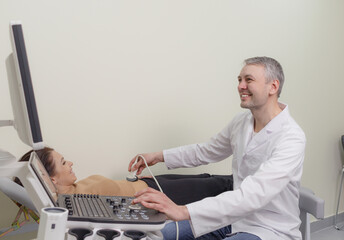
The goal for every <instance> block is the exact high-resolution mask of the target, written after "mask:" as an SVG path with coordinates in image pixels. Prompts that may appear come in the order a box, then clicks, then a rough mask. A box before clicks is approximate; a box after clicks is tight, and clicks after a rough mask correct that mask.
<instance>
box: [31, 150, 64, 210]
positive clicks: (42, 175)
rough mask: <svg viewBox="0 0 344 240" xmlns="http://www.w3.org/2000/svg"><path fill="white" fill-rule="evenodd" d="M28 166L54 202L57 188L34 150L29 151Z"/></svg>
mask: <svg viewBox="0 0 344 240" xmlns="http://www.w3.org/2000/svg"><path fill="white" fill-rule="evenodd" d="M29 164H30V167H31V168H32V170H33V171H34V173H35V175H36V176H37V178H38V180H39V182H40V184H41V185H42V186H43V188H44V190H45V192H46V193H47V195H48V196H49V198H50V200H51V201H52V202H53V203H54V204H55V203H56V201H57V196H58V195H57V190H56V187H55V185H54V183H53V182H52V181H51V179H50V176H49V174H48V172H47V170H46V169H45V167H44V165H43V163H42V162H41V160H40V159H39V158H38V156H37V154H36V153H35V152H32V153H31V157H30V162H29Z"/></svg>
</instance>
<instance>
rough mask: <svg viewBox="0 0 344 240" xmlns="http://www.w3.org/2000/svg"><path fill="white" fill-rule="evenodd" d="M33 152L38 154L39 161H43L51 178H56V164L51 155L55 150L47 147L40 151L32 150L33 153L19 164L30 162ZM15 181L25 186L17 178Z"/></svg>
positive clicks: (28, 153)
mask: <svg viewBox="0 0 344 240" xmlns="http://www.w3.org/2000/svg"><path fill="white" fill-rule="evenodd" d="M33 151H35V152H36V154H37V156H38V157H39V159H40V160H41V162H42V164H43V166H44V168H45V169H46V170H47V172H48V174H49V176H54V175H55V164H54V161H53V157H52V155H51V153H52V152H53V151H54V149H53V148H49V147H45V148H43V149H40V150H31V151H29V152H27V153H25V154H24V155H23V156H22V157H21V159H20V160H19V162H28V161H29V160H30V156H31V153H32V152H33ZM14 181H15V182H16V183H17V184H19V185H21V186H23V184H22V183H21V181H20V180H19V178H17V177H15V178H14Z"/></svg>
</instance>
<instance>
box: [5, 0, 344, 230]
mask: <svg viewBox="0 0 344 240" xmlns="http://www.w3.org/2000/svg"><path fill="white" fill-rule="evenodd" d="M16 19H20V20H21V21H22V23H23V29H24V35H25V41H26V47H27V51H28V57H29V61H30V67H31V75H32V79H33V84H34V89H35V94H36V102H37V105H38V109H39V117H40V121H41V127H42V132H43V136H44V141H45V142H46V143H47V144H48V145H50V146H52V147H54V148H55V149H56V150H57V151H59V152H61V153H62V154H64V156H65V158H66V159H68V160H71V161H73V162H74V170H75V172H76V173H77V175H78V177H79V178H80V179H81V178H83V177H86V176H88V175H90V174H102V175H105V176H107V177H110V178H114V179H122V178H123V177H125V175H126V169H127V165H128V162H129V160H131V158H132V157H133V156H134V155H135V154H137V153H142V152H150V151H158V150H161V149H164V148H170V147H175V146H179V145H182V144H189V143H195V142H202V141H206V140H207V139H208V138H209V137H211V136H212V135H214V134H215V133H217V132H218V131H219V130H221V129H222V128H223V127H224V126H225V125H226V124H227V122H229V121H230V120H231V118H232V117H233V116H234V115H235V114H237V113H238V112H240V111H242V109H240V107H239V98H238V94H237V91H236V85H237V80H236V78H237V75H238V73H239V71H240V69H241V66H242V61H243V60H244V59H245V58H248V57H252V56H258V55H259V56H260V55H266V56H271V57H274V58H276V59H277V60H279V61H280V62H281V64H282V65H283V66H284V70H285V75H286V83H285V87H284V91H283V93H282V97H281V101H282V102H285V103H288V104H289V107H290V111H291V113H292V115H293V116H294V118H295V119H296V120H297V122H298V123H299V124H300V125H301V126H302V128H303V129H304V131H305V133H306V136H307V139H308V143H307V149H306V158H305V164H304V175H303V180H302V184H303V185H304V186H307V187H309V188H311V189H313V190H314V191H315V192H316V194H317V195H319V196H320V197H322V198H324V199H325V201H326V216H330V215H333V214H334V211H335V203H336V197H337V196H338V187H339V176H340V175H339V174H340V168H341V166H342V162H341V159H342V158H343V155H342V153H341V151H342V150H341V146H340V144H339V138H340V136H341V135H342V134H344V124H343V122H344V121H343V120H344V112H343V111H342V106H341V104H342V102H343V94H342V92H343V89H344V81H343V76H342V69H343V65H344V60H343V57H342V56H343V53H344V44H343V43H344V28H343V21H344V2H343V1H341V0H326V1H325V0H264V1H263V0H260V1H259V0H251V1H249V0H245V1H203V0H197V1H196V0H193V1H185V0H182V1H180V0H175V1H161V0H156V1H153V0H148V1H130V0H125V1H124V0H123V1H115V0H101V1H96V0H94V1H90V0H88V1H86V0H74V1H69V0H68V1H67V0H60V1H43V0H40V1H39V0H31V1H24V0H23V1H15V0H2V1H0V33H1V34H0V43H1V45H0V96H1V101H0V109H1V111H0V119H11V118H12V110H11V105H10V104H11V103H10V97H9V93H8V82H7V75H6V70H5V59H6V57H7V56H8V55H9V54H10V53H11V45H10V41H9V34H8V32H9V26H8V23H9V21H10V20H16ZM0 148H2V149H6V150H8V151H10V152H12V153H13V154H15V155H16V156H17V157H19V156H21V155H22V154H23V153H24V152H26V151H27V150H29V147H27V146H25V145H24V144H22V143H21V142H20V141H19V139H18V137H17V135H16V132H15V130H14V129H12V128H1V129H0ZM152 170H153V172H154V173H156V174H160V173H166V172H167V170H166V168H165V167H164V166H163V165H161V166H155V167H153V168H152ZM230 171H231V167H230V159H227V160H225V161H223V162H221V163H218V164H215V165H209V166H205V167H201V168H197V169H181V170H177V171H175V172H178V173H200V172H210V173H216V174H226V173H229V172H230ZM0 203H2V204H1V211H3V210H4V211H5V209H8V208H7V206H9V205H11V204H12V203H11V202H9V201H8V200H6V199H5V197H4V196H2V197H1V199H0ZM342 205H343V204H342ZM8 211H9V213H8V214H1V217H0V218H1V219H2V220H1V221H2V222H0V227H1V226H3V227H4V226H6V225H9V224H10V220H9V219H12V217H14V214H15V213H14V212H13V210H8ZM341 211H343V207H342V208H341ZM5 216H6V217H5Z"/></svg>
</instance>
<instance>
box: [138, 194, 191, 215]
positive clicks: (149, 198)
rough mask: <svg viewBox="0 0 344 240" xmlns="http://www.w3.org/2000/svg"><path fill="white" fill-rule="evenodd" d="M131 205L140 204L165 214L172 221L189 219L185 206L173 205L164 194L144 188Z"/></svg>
mask: <svg viewBox="0 0 344 240" xmlns="http://www.w3.org/2000/svg"><path fill="white" fill-rule="evenodd" d="M132 203H133V204H136V203H141V204H142V205H143V206H145V207H146V208H151V209H155V210H157V211H159V212H162V213H165V214H166V216H167V217H168V218H169V219H171V220H173V221H181V220H188V219H190V215H189V211H188V209H187V207H186V206H179V205H177V204H175V203H174V202H172V200H171V199H169V198H168V197H167V196H166V195H165V194H164V193H162V192H159V191H157V190H155V189H153V188H146V189H143V190H142V191H139V192H137V193H136V194H135V199H134V200H133V201H132Z"/></svg>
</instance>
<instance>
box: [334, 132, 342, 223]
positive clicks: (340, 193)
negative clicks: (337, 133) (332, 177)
mask: <svg viewBox="0 0 344 240" xmlns="http://www.w3.org/2000/svg"><path fill="white" fill-rule="evenodd" d="M341 142H342V147H343V149H344V135H342V137H341ZM343 180H344V164H343V168H342V177H341V180H340V188H339V195H338V202H337V210H336V215H335V216H334V227H335V229H337V230H340V229H341V228H342V227H343V226H341V227H339V226H338V225H337V216H338V210H339V203H340V197H341V195H342V189H343Z"/></svg>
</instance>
